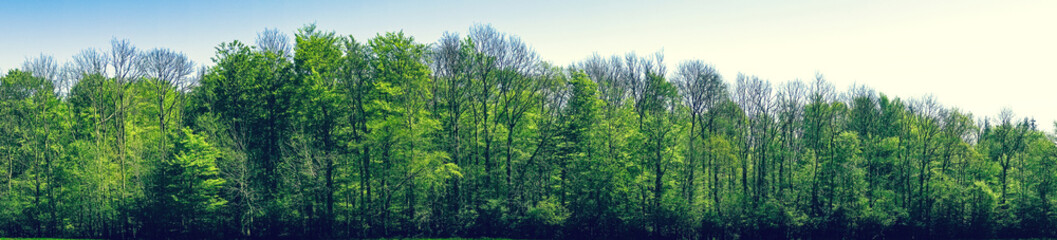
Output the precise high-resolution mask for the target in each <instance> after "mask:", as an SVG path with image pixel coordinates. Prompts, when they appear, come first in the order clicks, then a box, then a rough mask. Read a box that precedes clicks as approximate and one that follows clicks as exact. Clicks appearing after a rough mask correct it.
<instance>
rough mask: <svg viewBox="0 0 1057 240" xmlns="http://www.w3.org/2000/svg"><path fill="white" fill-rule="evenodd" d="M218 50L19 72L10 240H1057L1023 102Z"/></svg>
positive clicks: (155, 52) (609, 65)
mask: <svg viewBox="0 0 1057 240" xmlns="http://www.w3.org/2000/svg"><path fill="white" fill-rule="evenodd" d="M215 50H216V55H215V56H214V57H213V58H212V63H211V64H208V67H201V68H199V69H198V70H197V71H196V70H195V67H196V65H195V63H192V62H191V61H190V60H188V58H187V57H186V56H185V55H184V54H183V53H181V52H178V51H174V50H170V49H165V48H157V49H150V50H140V49H137V48H135V47H134V46H132V45H131V43H129V42H128V41H125V40H114V41H112V44H111V49H109V50H97V49H89V50H85V51H83V52H81V53H80V54H78V55H77V56H75V57H74V58H73V59H72V60H71V61H70V62H69V63H68V64H66V65H64V66H62V67H59V65H58V64H57V63H56V62H55V60H54V59H52V58H51V57H48V56H41V57H39V58H34V59H30V60H28V61H27V62H26V63H25V64H24V65H23V66H22V68H21V69H14V70H10V71H9V72H7V73H6V74H3V76H2V77H0V236H4V237H88V238H111V239H130V238H166V239H171V238H178V239H203V238H217V239H221V238H320V239H332V238H384V237H423V236H425V237H513V238H570V239H583V238H589V239H590V238H601V239H613V238H617V239H625V238H626V239H640V238H677V239H729V238H745V239H758V238H768V239H786V238H823V239H832V238H856V239H866V238H869V239H873V238H900V239H901V238H995V237H1001V238H1006V237H1057V196H1055V195H1057V194H1054V191H1057V144H1055V141H1057V137H1055V135H1054V134H1055V133H1049V132H1043V131H1040V130H1039V129H1038V128H1037V126H1036V122H1035V121H1034V120H1033V119H1030V118H1022V117H1020V118H1018V117H1016V115H1014V113H1012V112H1011V111H1008V110H1007V111H1003V112H1002V113H1001V114H999V115H998V116H993V117H978V116H974V115H973V114H972V113H968V112H965V111H962V110H959V109H958V108H956V107H952V106H943V105H940V104H939V103H938V102H937V100H936V99H934V98H932V97H929V96H926V97H921V98H909V99H905V98H900V97H895V96H889V95H885V94H883V93H878V92H876V91H874V90H872V89H870V88H868V87H865V86H853V87H851V88H850V89H848V90H847V91H839V90H837V89H836V88H835V87H834V86H833V85H832V84H830V83H829V82H827V81H826V80H825V78H824V77H823V76H822V75H821V74H818V75H817V76H816V77H815V79H812V80H811V81H807V82H805V81H801V80H791V81H782V82H771V81H769V80H766V79H762V78H760V77H757V76H753V75H750V74H739V75H738V76H735V77H734V78H733V79H725V78H724V76H721V75H720V74H719V73H718V71H717V70H716V69H715V68H714V67H713V66H711V65H709V64H706V63H705V61H702V60H691V61H685V62H680V63H678V64H677V65H676V67H673V68H672V69H673V70H674V71H671V72H669V70H668V66H667V65H666V63H665V62H664V61H663V60H664V55H663V54H662V53H656V54H651V55H646V56H640V55H637V54H635V53H629V54H626V55H623V56H608V57H607V56H598V55H595V56H590V57H588V58H586V59H585V60H583V61H581V62H578V63H576V64H571V65H569V66H555V65H553V64H551V63H549V62H546V61H543V60H541V58H540V56H538V55H537V54H536V52H535V51H534V50H533V49H532V48H531V47H530V45H528V44H527V43H525V42H523V41H522V40H521V39H520V38H519V37H517V36H516V35H513V34H508V33H503V32H500V31H498V30H496V29H495V28H493V27H492V26H490V25H475V26H472V27H471V28H470V29H469V31H468V34H467V35H465V36H463V35H460V34H459V33H454V32H449V33H445V34H444V36H443V37H441V39H439V40H437V41H436V42H434V43H423V42H420V41H419V40H417V39H415V38H414V37H412V36H410V35H408V34H405V33H403V32H389V33H380V34H377V35H376V36H373V37H371V38H368V39H366V40H363V39H359V40H358V39H356V38H354V37H353V36H343V35H339V34H337V33H335V32H330V31H324V30H320V29H319V28H318V27H317V26H316V25H314V24H312V25H307V26H305V27H303V28H301V29H299V30H297V31H296V32H295V33H294V34H293V37H292V38H291V37H289V36H287V35H285V34H284V33H282V32H279V31H278V30H274V29H270V30H265V31H263V32H262V33H261V34H259V36H258V39H256V45H247V44H245V43H243V42H241V41H237V40H236V41H231V42H227V43H221V44H219V45H218V46H217V47H216V49H215ZM728 77H729V76H728Z"/></svg>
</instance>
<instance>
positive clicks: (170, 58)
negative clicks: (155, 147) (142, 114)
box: [136, 48, 194, 159]
mask: <svg viewBox="0 0 1057 240" xmlns="http://www.w3.org/2000/svg"><path fill="white" fill-rule="evenodd" d="M137 59H138V61H137V64H136V67H137V69H138V70H139V72H142V73H143V75H144V77H145V78H146V79H149V80H150V81H154V90H155V94H156V96H155V97H156V100H157V104H158V128H159V130H160V131H161V133H162V138H161V139H162V140H161V141H162V143H161V145H160V147H161V151H160V154H159V157H160V158H161V159H165V158H166V155H167V154H168V153H167V149H165V148H166V147H165V146H167V144H168V143H167V142H166V141H167V138H168V137H167V129H166V127H167V121H168V120H169V119H168V118H169V116H170V115H172V112H173V110H175V109H177V107H176V104H177V103H178V102H180V101H179V99H170V94H174V95H175V98H180V97H181V96H182V94H180V93H181V92H182V91H183V89H184V88H185V87H187V86H189V85H190V81H189V80H190V79H189V78H187V77H188V76H189V75H191V73H193V72H194V63H193V62H191V60H189V59H187V56H185V55H184V54H183V53H178V52H174V51H172V50H169V49H161V48H156V49H153V50H150V51H147V52H145V53H142V54H141V55H140V56H139V57H137Z"/></svg>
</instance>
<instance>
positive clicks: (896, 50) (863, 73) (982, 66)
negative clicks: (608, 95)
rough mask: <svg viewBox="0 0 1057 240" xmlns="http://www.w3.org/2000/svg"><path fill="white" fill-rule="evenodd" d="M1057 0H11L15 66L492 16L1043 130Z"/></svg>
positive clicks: (1052, 78) (5, 62) (6, 59)
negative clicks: (111, 49) (122, 44)
mask: <svg viewBox="0 0 1057 240" xmlns="http://www.w3.org/2000/svg"><path fill="white" fill-rule="evenodd" d="M1054 10H1057V1H1042V0H1039V1H1019V0H1010V1H973V0H969V1H906V0H895V1H777V0H776V1H765V0H761V1H623V0H615V1H575V2H573V1H560V0H541V1H268V0H265V1H14V2H6V3H3V4H0V34H2V36H0V71H5V72H6V71H7V70H8V69H12V68H17V67H19V66H20V65H21V63H22V62H23V61H25V60H26V59H27V58H29V57H35V56H39V55H41V54H45V55H51V56H53V57H55V59H56V60H57V61H59V62H65V61H68V60H70V59H71V58H72V56H73V55H74V54H76V53H77V52H80V51H81V50H83V49H88V48H98V49H107V48H108V46H109V41H110V40H111V39H113V38H119V39H128V40H130V41H131V42H132V43H133V44H134V45H136V46H137V47H138V48H140V49H152V48H169V49H173V50H176V51H180V52H183V53H185V54H187V56H188V57H190V58H191V59H192V60H194V61H195V62H196V63H198V64H203V65H210V64H212V61H211V60H210V58H211V57H213V56H214V54H215V52H214V50H215V49H214V48H215V47H216V46H217V45H218V44H220V43H223V42H230V41H232V40H239V41H242V42H247V43H250V44H252V43H253V42H254V40H255V38H256V34H257V33H258V32H260V31H263V30H264V29H266V28H278V29H279V30H280V31H282V32H285V33H288V34H290V35H292V34H293V33H294V32H295V31H296V29H297V28H299V27H301V26H304V25H305V24H309V23H316V24H317V25H318V27H319V29H322V30H331V31H335V32H337V33H338V34H340V35H352V36H354V37H356V38H357V39H361V40H363V39H368V38H371V37H373V36H375V35H376V34H378V33H384V32H389V31H404V32H405V33H406V34H410V35H412V36H414V37H415V39H416V41H419V42H421V43H432V42H435V41H436V40H437V39H439V38H440V36H441V35H442V34H443V33H444V32H456V33H461V34H462V35H465V34H466V33H467V31H468V29H469V28H470V27H471V26H473V25H474V24H492V26H493V27H495V28H496V29H497V30H499V31H502V32H506V33H509V34H513V35H517V36H519V37H521V38H522V40H524V41H525V42H526V43H528V44H529V45H531V46H532V47H533V48H534V49H535V50H536V51H537V53H539V55H540V56H541V58H542V59H543V60H546V61H549V62H551V63H553V64H557V65H563V66H564V65H568V64H571V63H574V62H577V61H581V60H583V59H585V58H587V57H589V56H591V55H593V54H599V55H602V56H610V55H614V54H619V55H623V54H625V53H628V52H636V53H638V54H639V55H646V54H651V53H654V52H657V51H663V53H664V55H665V62H666V63H667V65H668V68H669V70H670V71H674V69H675V68H676V66H677V64H678V63H680V62H682V61H685V60H703V61H705V62H706V63H709V64H712V65H713V66H714V67H715V68H716V69H718V70H719V72H720V73H721V74H722V75H723V77H724V79H725V80H726V81H728V82H733V81H734V79H735V77H736V76H737V74H738V73H744V74H747V75H755V76H759V77H760V78H763V79H767V80H770V81H771V82H772V84H775V85H777V84H780V83H782V82H785V81H789V80H794V79H800V80H804V81H810V80H812V79H814V76H815V73H821V74H823V75H824V76H825V78H826V80H828V81H829V82H831V83H833V84H834V85H835V86H836V87H837V89H839V90H845V89H848V88H849V87H851V86H853V85H865V86H868V87H871V88H873V89H875V90H876V91H878V92H881V93H885V94H887V95H889V96H898V97H901V98H904V99H913V98H919V97H922V96H925V95H927V94H931V95H932V96H934V97H935V99H937V100H938V101H939V102H940V103H941V104H943V105H944V106H946V107H953V108H958V109H961V110H964V111H969V112H972V113H973V114H974V117H976V118H980V117H994V116H997V115H998V114H999V112H1000V111H1001V110H1002V109H1003V108H1011V109H1012V110H1013V111H1014V112H1015V113H1016V114H1017V117H1018V118H1020V117H1033V118H1035V119H1036V120H1037V121H1038V125H1039V127H1040V128H1042V129H1047V130H1052V129H1053V126H1052V125H1053V124H1052V123H1053V122H1054V121H1055V120H1057V94H1055V93H1057V71H1055V70H1057V27H1055V26H1057V14H1053V11H1054Z"/></svg>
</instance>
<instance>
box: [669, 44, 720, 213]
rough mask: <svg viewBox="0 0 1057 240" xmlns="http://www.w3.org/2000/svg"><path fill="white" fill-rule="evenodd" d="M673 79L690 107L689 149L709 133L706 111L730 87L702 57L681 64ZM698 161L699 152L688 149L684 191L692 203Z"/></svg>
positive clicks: (685, 103)
mask: <svg viewBox="0 0 1057 240" xmlns="http://www.w3.org/2000/svg"><path fill="white" fill-rule="evenodd" d="M673 82H674V83H675V86H676V87H677V88H678V90H679V93H680V94H679V96H681V98H682V104H683V105H685V106H687V107H688V108H689V109H690V131H689V132H688V134H689V138H688V142H687V144H689V146H688V149H695V148H696V140H697V139H698V138H699V136H698V135H699V134H703V133H704V132H705V131H704V129H702V128H705V124H703V123H702V122H703V120H704V116H703V115H704V114H705V111H711V109H712V108H713V107H714V106H715V105H716V104H718V102H719V100H720V99H723V98H724V97H725V95H726V91H727V90H726V86H725V85H724V83H723V81H722V79H720V75H719V73H718V72H716V70H715V68H713V67H712V66H711V65H707V64H705V63H704V62H703V61H701V60H693V61H686V62H683V63H682V64H680V65H679V69H678V71H677V72H676V74H675V77H674V78H673ZM709 125H711V124H709ZM709 128H710V127H709ZM698 161H699V160H698V156H697V151H688V156H687V161H686V165H685V167H686V169H685V170H686V174H685V176H686V179H685V181H683V182H684V185H683V192H684V194H685V197H686V201H687V202H688V203H690V204H694V203H693V201H694V199H695V197H694V195H695V193H696V191H697V187H696V186H695V183H694V181H695V180H696V177H695V176H694V173H696V170H697V165H696V164H697V163H698Z"/></svg>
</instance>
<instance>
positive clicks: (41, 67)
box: [22, 54, 62, 84]
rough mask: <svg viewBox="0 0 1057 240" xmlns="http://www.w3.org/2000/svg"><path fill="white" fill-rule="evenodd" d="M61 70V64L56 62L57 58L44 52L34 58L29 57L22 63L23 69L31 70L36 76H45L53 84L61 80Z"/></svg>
mask: <svg viewBox="0 0 1057 240" xmlns="http://www.w3.org/2000/svg"><path fill="white" fill-rule="evenodd" d="M59 70H60V69H59V64H58V63H56V62H55V58H52V57H51V56H48V55H44V54H41V55H40V56H38V57H36V58H32V59H30V58H27V59H26V61H25V62H23V63H22V71H27V72H30V73H32V74H33V76H34V77H39V78H43V79H44V80H46V81H48V82H51V83H52V84H54V83H56V81H59V80H60V77H61V76H62V73H61V72H60V71H59Z"/></svg>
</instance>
